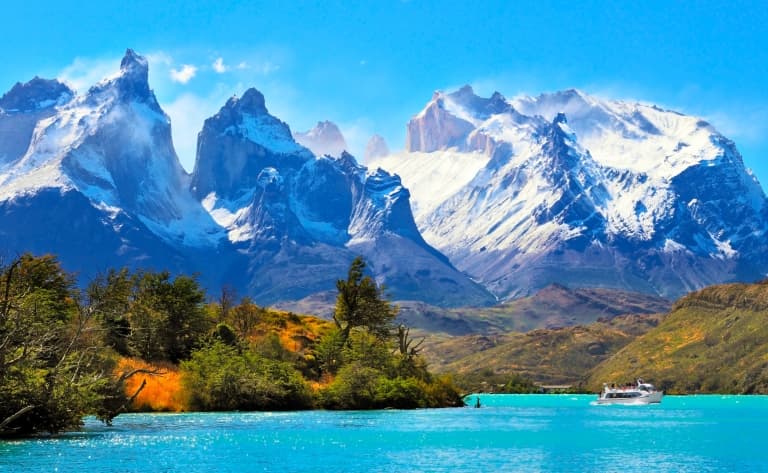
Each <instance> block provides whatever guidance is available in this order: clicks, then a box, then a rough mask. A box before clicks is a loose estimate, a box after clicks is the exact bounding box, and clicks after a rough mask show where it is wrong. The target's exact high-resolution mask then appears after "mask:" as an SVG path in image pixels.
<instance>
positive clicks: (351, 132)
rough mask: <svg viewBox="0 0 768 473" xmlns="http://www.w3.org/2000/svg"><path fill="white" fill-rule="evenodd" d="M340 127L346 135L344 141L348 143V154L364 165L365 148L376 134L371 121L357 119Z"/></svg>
mask: <svg viewBox="0 0 768 473" xmlns="http://www.w3.org/2000/svg"><path fill="white" fill-rule="evenodd" d="M338 126H339V129H340V130H341V134H342V135H344V141H346V142H347V147H348V148H349V149H348V150H347V152H349V153H350V154H351V155H352V156H354V157H355V159H357V162H359V163H362V164H364V163H363V160H364V159H365V147H366V145H367V144H368V140H370V139H371V136H373V133H374V132H373V130H372V124H371V122H370V120H368V119H367V118H357V119H355V120H354V121H351V122H343V123H339V124H338Z"/></svg>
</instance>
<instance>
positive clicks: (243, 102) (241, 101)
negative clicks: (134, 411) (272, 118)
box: [224, 87, 269, 115]
mask: <svg viewBox="0 0 768 473" xmlns="http://www.w3.org/2000/svg"><path fill="white" fill-rule="evenodd" d="M224 108H229V109H232V110H235V111H237V112H238V113H248V114H251V115H262V114H263V115H267V114H269V110H267V105H266V101H265V99H264V94H262V93H261V92H259V91H258V90H257V89H256V88H254V87H251V88H249V89H248V90H246V91H245V92H244V93H243V95H242V96H241V97H237V96H232V97H231V98H230V99H229V100H227V103H226V104H225V105H224Z"/></svg>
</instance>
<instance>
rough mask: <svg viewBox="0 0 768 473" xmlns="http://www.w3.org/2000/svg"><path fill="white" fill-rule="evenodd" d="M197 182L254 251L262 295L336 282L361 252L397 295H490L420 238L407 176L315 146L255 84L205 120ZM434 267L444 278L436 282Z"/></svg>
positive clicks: (231, 233)
mask: <svg viewBox="0 0 768 473" xmlns="http://www.w3.org/2000/svg"><path fill="white" fill-rule="evenodd" d="M191 182H192V191H193V193H194V194H195V195H196V196H197V197H198V198H199V199H200V200H201V202H202V204H203V205H204V206H205V208H206V209H207V210H208V212H209V213H210V215H211V216H212V217H213V218H214V219H215V220H216V221H217V222H218V223H219V225H221V226H222V227H224V228H225V229H226V231H227V234H228V239H229V241H230V242H231V243H232V244H233V245H235V246H236V247H238V248H240V251H241V252H242V253H243V254H244V255H247V257H246V258H245V260H247V261H248V263H247V265H246V267H245V269H244V271H245V273H246V274H247V275H248V288H249V289H248V291H249V292H250V293H252V294H256V295H259V296H261V297H262V299H267V300H274V299H277V298H278V297H282V298H284V299H287V298H289V297H290V298H296V297H304V296H306V295H308V294H311V293H312V292H316V291H320V290H329V289H332V288H333V284H334V282H335V280H336V279H337V278H338V277H339V274H344V271H345V267H346V265H348V264H349V262H350V261H351V260H352V259H353V258H354V256H355V255H356V254H362V255H363V256H365V257H366V258H367V259H368V261H369V262H370V264H371V266H372V269H373V270H374V273H375V274H376V276H377V278H378V279H379V281H380V282H382V283H384V284H385V285H386V286H387V287H388V289H389V291H390V292H391V294H392V296H393V297H395V298H403V297H428V298H430V299H433V300H435V301H436V302H437V303H441V304H452V303H459V299H458V298H456V297H455V296H453V295H451V293H455V294H462V297H466V298H469V300H472V301H474V302H475V303H485V302H487V301H489V300H490V299H489V298H488V297H489V296H488V294H487V293H485V292H484V291H483V290H482V289H481V288H480V287H479V286H477V285H476V284H474V283H472V282H471V281H469V280H468V279H467V278H465V277H464V276H463V275H461V274H460V273H459V272H457V271H456V270H455V269H454V268H453V267H452V266H451V265H450V263H448V260H447V259H446V258H445V257H444V256H442V255H441V254H440V253H438V252H437V251H436V250H434V249H433V248H431V247H430V246H429V245H427V244H426V243H425V242H424V240H423V239H422V238H421V235H420V233H419V231H418V229H417V228H416V224H415V223H414V220H413V216H412V214H411V211H410V205H409V193H408V191H407V190H406V189H405V188H404V187H403V186H402V184H401V183H400V180H399V178H397V177H396V176H391V175H390V174H388V173H386V172H384V171H382V170H375V171H369V170H368V169H367V168H365V167H363V166H360V165H358V164H357V162H356V161H355V159H354V158H353V157H352V156H351V155H349V154H347V153H345V152H342V153H341V154H340V155H339V156H338V157H332V156H329V155H327V154H326V155H324V156H316V155H314V154H313V153H312V152H310V150H309V149H307V148H305V147H303V146H301V145H300V144H298V143H297V142H296V141H294V139H293V137H292V136H291V133H290V130H289V129H288V126H287V125H285V124H284V123H283V122H281V121H280V120H278V119H277V118H275V117H273V116H272V115H270V114H269V112H268V110H267V109H266V107H265V105H264V98H263V96H262V95H261V94H260V93H259V92H258V91H256V90H255V89H250V90H248V91H247V92H246V93H245V94H244V95H243V97H242V98H241V99H236V98H233V99H231V100H229V101H228V102H227V104H226V105H225V106H224V107H222V109H221V110H220V111H219V113H217V114H216V115H215V116H214V117H212V118H210V119H208V120H207V121H206V122H205V125H204V127H203V131H202V132H201V134H200V138H199V145H198V157H197V161H196V164H195V172H194V174H193V176H192V180H191ZM404 249H407V252H408V256H411V257H410V258H409V257H408V256H406V255H404V254H403V250H404ZM237 264H242V262H239V263H237ZM433 274H437V275H439V276H440V278H442V280H440V279H438V280H437V281H432V278H431V277H428V276H429V275H433ZM438 286H442V287H439V288H438ZM449 287H450V288H451V289H450V290H449ZM427 289H439V290H433V291H427ZM430 294H431V295H430Z"/></svg>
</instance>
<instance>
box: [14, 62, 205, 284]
mask: <svg viewBox="0 0 768 473" xmlns="http://www.w3.org/2000/svg"><path fill="white" fill-rule="evenodd" d="M0 104H2V108H3V112H2V114H1V115H0V122H2V124H3V125H6V126H5V127H4V126H3V125H0V128H4V131H5V132H6V135H5V136H4V137H3V138H4V139H3V140H0V143H2V145H0V147H2V149H3V152H4V156H5V157H4V159H3V164H2V166H1V167H0V209H1V210H0V222H1V223H0V227H2V228H3V230H2V231H0V241H2V245H3V246H4V248H6V250H7V251H12V252H22V251H34V252H38V253H42V252H53V253H56V254H57V255H59V256H60V257H61V259H62V262H63V263H64V264H65V266H67V267H69V268H71V269H72V270H76V271H79V272H80V274H81V275H82V276H83V277H92V276H95V275H96V274H97V273H99V272H101V271H104V270H105V269H107V268H108V267H115V266H131V267H145V266H148V267H154V268H169V269H173V270H180V271H181V270H183V271H193V270H195V266H194V265H193V264H191V263H189V261H187V259H186V258H185V257H184V255H183V251H182V250H181V247H183V246H185V245H189V246H194V247H198V246H205V245H208V244H209V237H210V236H211V234H212V233H211V232H213V233H215V231H216V229H215V227H214V225H213V221H212V220H211V219H210V218H209V217H208V215H207V213H205V212H204V211H203V209H201V208H199V207H200V206H199V204H197V203H196V201H195V200H194V199H193V198H192V196H191V195H190V194H189V193H188V192H187V190H186V175H185V173H184V172H183V170H182V169H181V166H180V165H179V163H178V160H177V159H176V155H175V153H174V151H173V145H172V143H171V135H170V123H169V120H168V117H167V116H166V115H165V114H164V113H163V112H162V110H161V109H160V107H159V105H158V104H157V101H156V100H155V97H154V94H153V93H152V92H151V90H150V89H149V85H148V83H147V63H146V61H145V60H144V58H142V57H140V56H138V55H136V54H135V53H134V52H133V51H131V50H128V51H127V52H126V55H125V57H124V58H123V61H122V63H121V66H120V71H119V73H118V74H116V75H115V76H113V77H112V78H110V79H106V80H104V81H102V82H100V83H99V84H97V85H95V86H94V87H92V88H91V89H90V90H89V91H88V93H87V94H86V95H84V96H76V95H75V94H74V92H72V91H71V90H70V89H68V88H67V87H66V86H64V85H63V84H60V83H58V82H56V81H46V80H43V79H38V78H35V79H33V80H32V81H30V82H28V83H27V84H17V85H16V86H15V87H14V88H13V89H12V90H11V91H10V92H9V93H7V94H5V95H4V96H3V98H2V99H0ZM21 150H23V151H21Z"/></svg>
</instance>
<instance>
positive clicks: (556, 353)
mask: <svg viewBox="0 0 768 473" xmlns="http://www.w3.org/2000/svg"><path fill="white" fill-rule="evenodd" d="M660 318H661V316H660V315H626V316H619V317H613V318H611V319H600V320H599V321H597V322H594V323H592V324H589V325H585V326H576V327H565V328H558V329H539V330H534V331H531V332H527V333H519V332H513V333H508V334H505V335H499V336H484V335H469V336H464V337H446V338H443V339H436V338H430V339H427V341H426V342H425V344H424V354H425V357H426V358H427V360H428V361H429V363H430V367H431V368H433V369H435V370H436V371H443V372H451V373H457V374H459V375H468V374H479V373H494V374H500V375H510V376H512V375H515V374H517V375H522V376H523V377H525V378H527V379H531V380H533V381H536V382H538V383H541V384H578V383H580V382H582V381H583V380H584V379H585V376H586V374H587V373H588V372H589V371H590V370H591V369H592V368H594V367H595V366H596V365H598V364H599V363H601V362H602V361H604V360H606V359H607V358H608V357H610V356H611V355H612V354H613V353H616V352H617V351H619V350H620V349H621V348H622V347H624V346H625V345H626V344H627V343H629V342H631V341H632V340H633V339H635V338H636V337H637V336H638V335H640V334H643V333H645V332H647V331H648V330H650V329H652V328H653V327H655V326H656V325H657V324H658V323H659V320H660Z"/></svg>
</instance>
